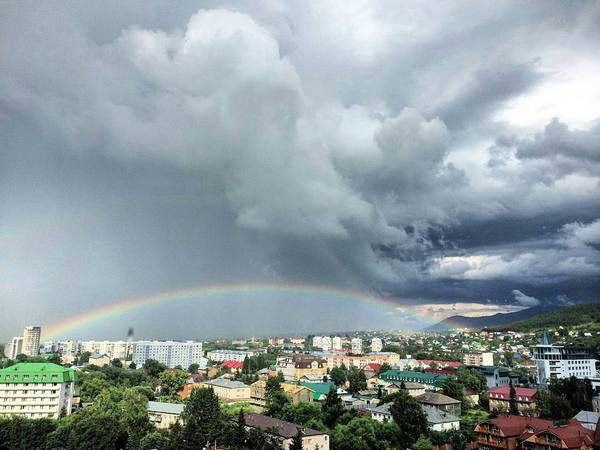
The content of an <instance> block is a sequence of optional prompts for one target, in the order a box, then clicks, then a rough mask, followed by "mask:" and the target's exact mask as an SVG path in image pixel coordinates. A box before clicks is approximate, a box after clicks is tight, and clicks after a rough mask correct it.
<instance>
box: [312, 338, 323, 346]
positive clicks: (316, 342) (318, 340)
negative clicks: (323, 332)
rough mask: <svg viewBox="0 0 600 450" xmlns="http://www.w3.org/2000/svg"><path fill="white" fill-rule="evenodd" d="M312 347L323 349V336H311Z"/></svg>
mask: <svg viewBox="0 0 600 450" xmlns="http://www.w3.org/2000/svg"><path fill="white" fill-rule="evenodd" d="M312 346H313V347H315V348H321V347H323V336H313V338H312Z"/></svg>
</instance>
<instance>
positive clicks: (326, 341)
mask: <svg viewBox="0 0 600 450" xmlns="http://www.w3.org/2000/svg"><path fill="white" fill-rule="evenodd" d="M331 345H332V344H331V338H330V337H329V336H323V340H322V341H321V348H322V349H323V351H324V352H328V351H330V350H331Z"/></svg>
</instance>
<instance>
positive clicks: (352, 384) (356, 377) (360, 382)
mask: <svg viewBox="0 0 600 450" xmlns="http://www.w3.org/2000/svg"><path fill="white" fill-rule="evenodd" d="M348 383H349V386H348V391H349V392H351V393H352V394H356V393H357V392H358V391H362V390H364V389H366V388H367V377H366V375H365V373H364V372H363V371H362V370H360V369H359V368H358V367H352V368H350V370H349V371H348Z"/></svg>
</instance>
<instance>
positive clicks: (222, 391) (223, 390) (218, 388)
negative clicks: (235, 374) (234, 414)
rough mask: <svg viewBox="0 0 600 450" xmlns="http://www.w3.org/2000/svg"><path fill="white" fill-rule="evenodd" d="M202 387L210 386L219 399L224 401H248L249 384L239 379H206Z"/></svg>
mask: <svg viewBox="0 0 600 450" xmlns="http://www.w3.org/2000/svg"><path fill="white" fill-rule="evenodd" d="M203 387H211V388H212V389H213V391H214V392H215V395H216V396H217V397H219V399H220V400H223V401H226V402H248V401H250V386H248V385H247V384H244V383H242V382H240V381H233V380H228V379H226V378H216V379H214V380H210V381H206V382H204V383H203Z"/></svg>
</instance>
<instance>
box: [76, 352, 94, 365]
mask: <svg viewBox="0 0 600 450" xmlns="http://www.w3.org/2000/svg"><path fill="white" fill-rule="evenodd" d="M90 356H92V354H91V353H90V352H83V353H82V354H81V355H79V364H87V363H89V362H90Z"/></svg>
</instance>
